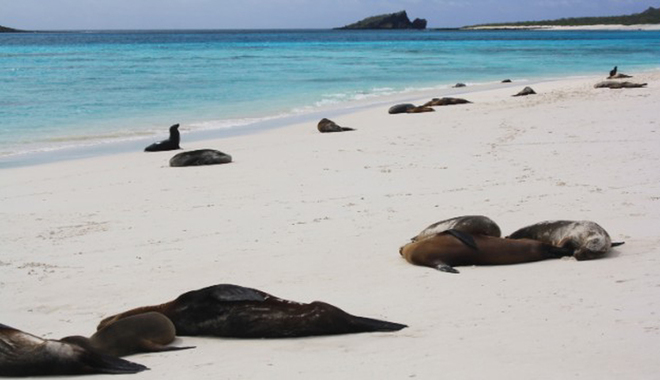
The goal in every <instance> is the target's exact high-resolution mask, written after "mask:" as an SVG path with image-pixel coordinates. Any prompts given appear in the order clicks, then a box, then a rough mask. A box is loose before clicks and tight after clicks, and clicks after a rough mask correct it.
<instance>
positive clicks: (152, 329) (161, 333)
mask: <svg viewBox="0 0 660 380" xmlns="http://www.w3.org/2000/svg"><path fill="white" fill-rule="evenodd" d="M175 336H176V330H175V328H174V324H173V323H172V321H170V320H169V318H167V317H166V316H164V315H163V314H161V313H157V312H153V311H152V312H148V313H144V314H137V315H133V316H130V317H127V318H124V319H120V320H118V321H116V322H114V323H111V324H109V325H107V326H105V327H104V328H102V329H100V330H98V331H97V332H96V333H95V334H94V335H92V336H91V337H89V338H85V337H82V336H69V337H66V338H62V341H65V342H69V343H75V344H78V345H80V346H82V347H85V348H92V349H94V350H96V351H98V352H102V353H104V354H106V355H112V356H127V355H133V354H137V353H141V352H161V351H175V350H185V349H189V348H194V347H174V346H168V344H170V343H172V342H173V341H174V338H175Z"/></svg>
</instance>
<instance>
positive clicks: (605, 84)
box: [594, 80, 647, 89]
mask: <svg viewBox="0 0 660 380" xmlns="http://www.w3.org/2000/svg"><path fill="white" fill-rule="evenodd" d="M646 85H647V84H646V83H633V82H617V81H614V80H606V81H602V82H598V83H596V84H595V85H594V88H612V89H620V88H639V87H646Z"/></svg>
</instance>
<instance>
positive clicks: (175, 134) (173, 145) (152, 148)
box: [144, 124, 181, 152]
mask: <svg viewBox="0 0 660 380" xmlns="http://www.w3.org/2000/svg"><path fill="white" fill-rule="evenodd" d="M180 141H181V135H180V134H179V124H174V125H173V126H171V127H170V138H168V139H167V140H163V141H159V142H156V143H153V144H151V145H149V146H148V147H146V148H144V151H145V152H163V151H166V150H176V149H181V147H180V146H179V142H180Z"/></svg>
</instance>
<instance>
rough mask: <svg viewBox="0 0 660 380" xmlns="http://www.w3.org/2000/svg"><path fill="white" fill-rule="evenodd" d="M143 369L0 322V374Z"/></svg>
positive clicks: (133, 371)
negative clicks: (42, 337)
mask: <svg viewBox="0 0 660 380" xmlns="http://www.w3.org/2000/svg"><path fill="white" fill-rule="evenodd" d="M146 369H148V368H147V367H145V366H143V365H141V364H137V363H133V362H129V361H127V360H124V359H120V358H117V357H114V356H111V355H105V354H103V353H100V352H97V351H95V350H91V349H88V348H85V347H82V346H79V345H77V344H74V343H68V342H63V341H58V340H51V339H41V338H39V337H37V336H34V335H32V334H28V333H26V332H23V331H20V330H16V329H14V328H12V327H9V326H5V325H3V324H0V376H57V375H81V374H92V373H109V374H128V373H137V372H141V371H144V370H146Z"/></svg>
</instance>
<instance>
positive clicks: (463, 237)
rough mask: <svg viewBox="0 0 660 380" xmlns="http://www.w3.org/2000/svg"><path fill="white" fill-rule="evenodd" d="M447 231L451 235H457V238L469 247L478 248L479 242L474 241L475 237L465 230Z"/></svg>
mask: <svg viewBox="0 0 660 380" xmlns="http://www.w3.org/2000/svg"><path fill="white" fill-rule="evenodd" d="M445 233H448V234H449V235H451V236H453V237H455V238H456V239H458V240H460V241H461V242H463V244H465V245H467V246H468V247H470V248H472V249H475V250H476V249H478V248H477V243H476V242H475V241H474V237H472V235H470V234H466V233H465V232H462V231H459V230H453V229H452V230H447V231H445Z"/></svg>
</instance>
